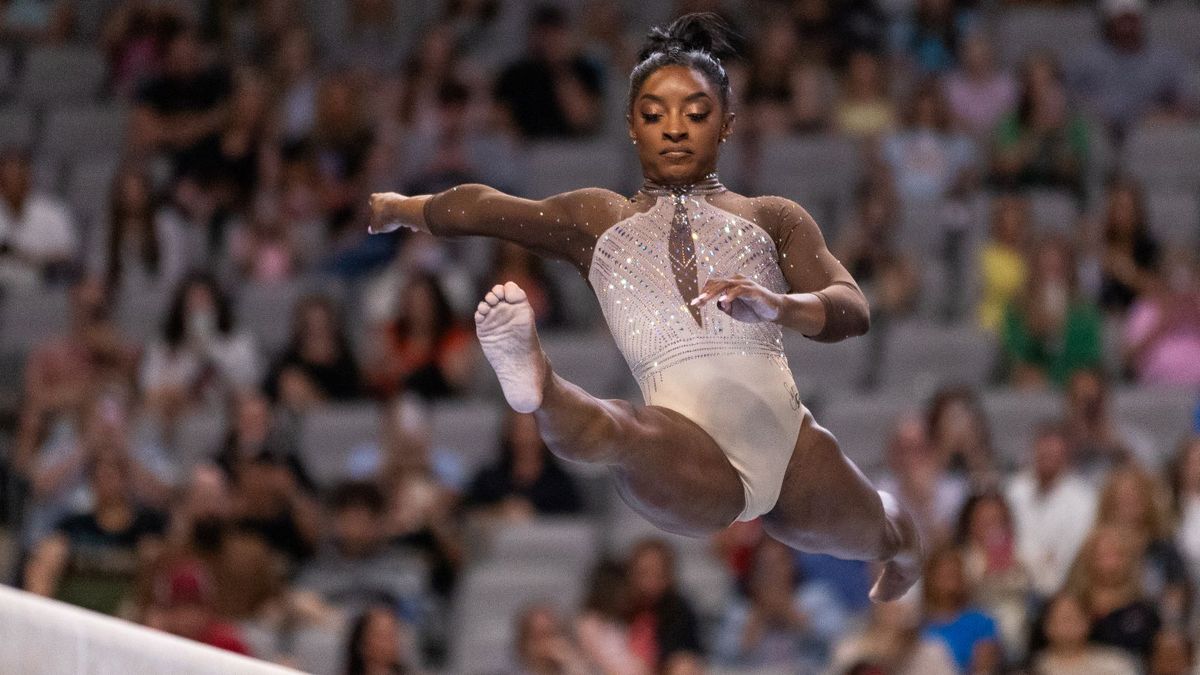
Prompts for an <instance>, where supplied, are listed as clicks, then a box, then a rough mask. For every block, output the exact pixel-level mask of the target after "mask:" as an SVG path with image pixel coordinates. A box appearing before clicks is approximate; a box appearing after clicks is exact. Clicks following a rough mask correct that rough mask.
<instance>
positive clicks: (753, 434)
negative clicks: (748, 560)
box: [425, 175, 866, 520]
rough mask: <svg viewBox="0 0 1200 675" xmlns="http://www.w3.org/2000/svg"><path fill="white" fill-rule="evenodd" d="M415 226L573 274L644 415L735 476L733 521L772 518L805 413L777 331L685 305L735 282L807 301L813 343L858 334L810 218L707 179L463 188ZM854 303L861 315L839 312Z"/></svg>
mask: <svg viewBox="0 0 1200 675" xmlns="http://www.w3.org/2000/svg"><path fill="white" fill-rule="evenodd" d="M425 220H426V223H427V226H428V227H429V229H430V231H431V232H432V233H433V234H435V235H439V236H455V235H486V236H492V237H498V238H502V239H506V240H509V241H512V242H515V243H518V244H521V245H524V246H527V247H529V248H531V249H533V250H535V251H537V252H540V253H542V254H545V255H550V256H553V257H558V258H564V259H566V260H568V261H570V262H572V263H573V264H574V265H575V266H576V267H577V268H578V269H579V271H580V272H581V273H582V274H583V275H584V276H585V277H586V278H587V280H588V282H589V284H590V285H591V287H592V290H593V291H594V292H595V293H596V297H597V299H598V300H599V302H600V307H601V309H602V311H603V313H604V318H605V320H606V322H607V323H608V327H609V330H610V331H611V332H612V335H613V339H614V340H615V341H616V343H617V346H618V348H619V349H620V351H621V353H622V354H623V355H624V357H625V360H626V361H627V362H628V364H629V367H630V369H631V370H632V372H633V375H634V378H635V379H636V380H637V383H638V386H639V387H640V388H641V391H642V395H643V398H644V400H645V402H646V403H647V404H649V405H656V406H662V407H665V408H670V409H672V410H675V411H677V412H679V413H681V414H683V415H684V416H686V417H687V418H689V419H690V420H692V421H693V422H695V423H696V424H697V425H699V426H700V427H701V428H702V429H704V430H705V431H706V432H707V433H708V434H709V435H710V436H711V437H712V438H713V440H714V441H716V443H717V445H718V446H720V448H721V449H722V451H723V452H724V453H725V455H726V457H727V458H728V459H729V462H730V463H731V464H732V465H733V467H734V469H735V470H736V471H737V473H738V476H739V477H740V478H741V481H742V487H743V490H744V493H745V508H744V509H743V511H742V513H741V514H740V515H739V516H738V520H751V519H753V518H756V517H758V516H760V515H763V514H765V513H767V512H769V511H770V510H771V509H772V508H773V507H774V505H775V502H776V500H777V499H778V497H779V492H780V487H781V485H782V483H783V477H784V472H785V470H786V468H787V466H788V462H789V461H790V459H791V457H792V453H793V451H794V449H795V446H796V441H797V436H798V434H799V432H800V425H801V422H802V421H803V419H804V416H805V414H806V413H807V411H806V409H805V408H804V405H803V403H802V402H801V400H800V395H799V393H798V391H797V389H796V384H795V382H794V380H793V378H792V373H791V370H790V369H789V368H788V363H787V357H786V356H785V355H784V351H783V342H782V331H781V329H780V327H779V325H777V324H774V323H746V322H742V321H738V320H735V319H733V318H732V317H730V316H729V315H727V314H725V313H724V312H722V311H721V310H720V309H718V308H717V307H716V306H715V304H714V303H712V302H709V303H706V304H705V305H703V306H701V307H691V306H690V305H689V304H688V302H689V301H690V300H691V299H692V298H694V297H696V295H697V293H698V292H699V289H700V288H702V287H703V286H704V283H705V282H706V281H707V280H708V279H709V278H710V277H722V278H724V277H732V276H733V275H735V274H742V275H744V276H746V277H748V278H750V279H753V280H755V281H756V282H758V283H759V284H761V285H762V286H764V287H766V288H768V289H770V290H772V291H775V292H778V293H790V292H816V293H817V295H818V296H819V297H821V299H822V301H823V302H824V303H825V308H826V316H827V318H826V324H825V328H824V329H823V330H822V331H821V333H820V334H819V335H816V336H812V337H813V338H814V339H817V340H822V341H833V340H837V339H842V338H844V337H846V336H848V335H853V334H857V333H859V332H862V331H863V330H865V326H859V325H854V324H856V323H861V322H862V321H863V320H865V316H866V313H865V300H862V294H861V292H860V291H859V290H858V286H857V285H856V284H855V283H854V280H853V278H851V276H850V274H849V273H848V272H846V270H845V268H844V267H842V265H841V263H839V262H838V261H837V259H835V258H834V257H833V256H832V255H831V254H830V253H829V251H828V249H827V248H826V246H825V243H824V240H823V238H822V237H821V233H820V230H819V229H818V228H817V226H816V224H815V223H814V222H813V221H812V219H811V217H809V216H808V214H807V213H805V212H804V210H803V209H802V208H800V207H799V206H797V205H796V204H795V203H794V202H791V201H788V200H786V199H783V198H779V197H759V198H753V199H751V198H747V197H743V196H741V195H736V194H734V193H732V192H730V191H728V190H726V189H725V188H724V186H722V185H721V184H720V182H719V181H718V180H717V179H716V176H715V175H711V176H709V177H707V178H706V179H705V180H703V181H700V182H698V183H695V184H692V185H687V186H679V187H666V186H661V185H657V184H654V183H652V182H649V181H647V182H646V184H645V185H643V187H642V189H641V190H639V191H638V194H637V195H635V196H634V197H633V198H625V197H622V196H620V195H617V194H615V193H613V192H610V191H607V190H601V189H585V190H577V191H574V192H567V193H563V194H561V195H557V196H554V197H550V198H548V199H545V200H541V201H531V200H525V199H520V198H516V197H511V196H509V195H505V194H502V193H500V192H497V191H495V190H493V189H491V188H488V187H485V186H482V185H463V186H459V187H456V188H452V189H450V190H447V191H446V192H442V193H439V194H437V195H434V196H433V197H431V198H430V199H429V200H428V201H427V202H426V205H425ZM855 302H861V303H862V307H860V308H856V309H858V310H860V311H852V312H846V311H845V305H846V303H851V304H853V303H855ZM855 316H861V317H864V318H863V319H860V320H858V321H856V320H855V319H854V318H853V317H855ZM847 317H851V318H847Z"/></svg>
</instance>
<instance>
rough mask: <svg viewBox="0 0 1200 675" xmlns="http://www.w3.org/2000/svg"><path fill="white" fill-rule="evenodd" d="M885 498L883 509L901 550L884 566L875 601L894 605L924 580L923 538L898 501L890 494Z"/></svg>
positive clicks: (873, 596) (874, 590)
mask: <svg viewBox="0 0 1200 675" xmlns="http://www.w3.org/2000/svg"><path fill="white" fill-rule="evenodd" d="M879 496H880V498H881V499H883V510H884V512H886V513H887V519H888V522H889V523H891V526H892V527H894V528H895V529H896V534H897V536H898V538H899V540H900V550H899V552H898V553H896V555H895V556H893V557H892V558H891V560H888V561H887V562H885V563H884V565H883V571H882V572H880V573H879V578H878V579H876V580H875V585H874V586H873V587H872V588H871V600H872V601H873V602H891V601H892V600H899V599H900V598H901V597H903V596H904V594H905V593H907V592H908V589H910V588H912V586H913V584H915V583H917V579H920V578H921V563H922V560H921V536H920V535H919V534H918V533H917V526H916V524H915V523H913V520H912V517H911V516H909V515H908V512H907V511H905V510H904V509H903V508H901V506H900V504H899V502H897V501H896V498H895V497H893V496H891V495H890V494H888V493H886V492H880V493H879Z"/></svg>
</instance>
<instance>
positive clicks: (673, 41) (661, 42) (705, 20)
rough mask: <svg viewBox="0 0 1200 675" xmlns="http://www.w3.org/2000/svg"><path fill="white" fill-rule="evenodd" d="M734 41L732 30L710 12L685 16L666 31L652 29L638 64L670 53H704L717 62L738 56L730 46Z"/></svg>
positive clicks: (661, 28)
mask: <svg viewBox="0 0 1200 675" xmlns="http://www.w3.org/2000/svg"><path fill="white" fill-rule="evenodd" d="M735 39H736V36H735V35H734V33H733V30H731V29H730V28H729V24H727V23H725V21H724V20H723V19H722V18H721V17H720V16H717V15H716V14H714V13H712V12H694V13H692V14H685V15H683V16H681V17H679V18H678V19H675V20H674V21H672V22H671V25H669V26H667V27H666V28H663V27H662V26H655V27H654V28H651V29H650V33H649V34H648V35H647V36H646V42H645V44H644V45H643V46H642V50H641V51H640V52H639V53H638V61H645V60H646V59H648V58H650V56H652V55H653V54H655V53H658V52H663V53H669V52H672V51H680V52H706V53H708V54H709V55H711V56H712V57H713V58H715V59H718V60H720V59H724V58H727V57H731V56H734V55H735V54H736V53H737V52H736V50H735V49H734V46H733V43H734V41H735Z"/></svg>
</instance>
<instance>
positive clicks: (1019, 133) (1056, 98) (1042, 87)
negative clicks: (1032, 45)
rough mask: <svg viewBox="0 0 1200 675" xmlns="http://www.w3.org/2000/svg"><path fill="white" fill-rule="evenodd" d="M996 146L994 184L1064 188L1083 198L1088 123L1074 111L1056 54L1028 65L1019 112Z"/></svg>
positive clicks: (1000, 131) (1007, 121)
mask: <svg viewBox="0 0 1200 675" xmlns="http://www.w3.org/2000/svg"><path fill="white" fill-rule="evenodd" d="M994 144H995V145H994V148H993V160H992V180H993V182H994V183H995V184H996V185H998V186H999V187H1003V188H1008V189H1019V188H1029V187H1040V188H1061V189H1064V190H1070V191H1071V192H1073V193H1075V194H1076V195H1079V196H1082V193H1083V178H1084V170H1085V167H1086V165H1087V155H1088V129H1087V124H1086V122H1084V120H1083V118H1082V117H1080V116H1079V115H1078V114H1077V113H1073V112H1071V110H1070V107H1069V105H1068V101H1067V90H1066V87H1065V86H1064V85H1063V80H1062V73H1061V71H1060V70H1059V66H1058V63H1057V61H1056V60H1055V58H1054V57H1053V56H1052V55H1050V54H1047V53H1042V54H1036V55H1034V56H1032V57H1030V59H1029V60H1028V61H1027V62H1026V63H1025V66H1024V68H1023V69H1022V72H1021V93H1020V98H1019V100H1018V103H1017V109H1016V110H1015V111H1014V112H1012V113H1010V114H1009V115H1007V116H1005V117H1003V118H1001V120H1000V124H999V125H998V126H997V128H996V135H995V139H994Z"/></svg>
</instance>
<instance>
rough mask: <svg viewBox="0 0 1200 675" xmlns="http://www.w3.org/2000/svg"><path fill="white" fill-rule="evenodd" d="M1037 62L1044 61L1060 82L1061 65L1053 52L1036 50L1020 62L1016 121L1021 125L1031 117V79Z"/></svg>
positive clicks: (1028, 122)
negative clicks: (1019, 86)
mask: <svg viewBox="0 0 1200 675" xmlns="http://www.w3.org/2000/svg"><path fill="white" fill-rule="evenodd" d="M1039 63H1045V64H1046V65H1047V66H1048V67H1049V68H1050V71H1051V72H1052V73H1053V74H1054V79H1055V80H1058V83H1059V84H1062V77H1063V75H1062V65H1061V64H1060V63H1059V62H1058V57H1057V56H1055V54H1054V52H1052V51H1049V50H1038V51H1036V52H1034V53H1033V54H1030V55H1029V57H1027V58H1026V59H1025V62H1024V63H1022V64H1021V94H1020V98H1019V100H1018V104H1017V121H1018V122H1019V123H1020V126H1021V127H1027V126H1029V124H1030V120H1032V119H1033V97H1034V93H1033V84H1032V82H1031V81H1030V80H1031V79H1032V73H1033V67H1034V66H1036V65H1038V64H1039Z"/></svg>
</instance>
